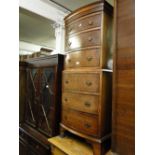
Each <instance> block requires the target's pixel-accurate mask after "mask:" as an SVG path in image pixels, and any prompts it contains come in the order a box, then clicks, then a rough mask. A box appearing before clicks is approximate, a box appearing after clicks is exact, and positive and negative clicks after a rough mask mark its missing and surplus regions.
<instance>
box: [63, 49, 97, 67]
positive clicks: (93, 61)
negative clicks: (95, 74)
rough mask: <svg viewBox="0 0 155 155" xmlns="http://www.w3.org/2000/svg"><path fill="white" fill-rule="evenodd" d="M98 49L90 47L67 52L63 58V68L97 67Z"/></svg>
mask: <svg viewBox="0 0 155 155" xmlns="http://www.w3.org/2000/svg"><path fill="white" fill-rule="evenodd" d="M99 50H100V49H90V50H84V51H77V52H71V53H68V54H67V56H66V58H65V68H78V67H99V66H100V54H99Z"/></svg>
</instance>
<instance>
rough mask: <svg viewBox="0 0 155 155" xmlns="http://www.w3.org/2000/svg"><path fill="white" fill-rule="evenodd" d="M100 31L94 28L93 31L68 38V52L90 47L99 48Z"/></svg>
mask: <svg viewBox="0 0 155 155" xmlns="http://www.w3.org/2000/svg"><path fill="white" fill-rule="evenodd" d="M99 35H100V29H99V28H94V29H93V31H92V30H90V31H88V30H87V31H85V32H82V33H79V34H76V35H72V36H66V50H67V51H70V50H75V49H79V48H84V47H88V46H89V47H90V46H99V45H100V44H101V38H100V37H98V36H99Z"/></svg>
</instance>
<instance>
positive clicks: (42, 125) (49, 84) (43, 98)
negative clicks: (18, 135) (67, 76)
mask: <svg viewBox="0 0 155 155" xmlns="http://www.w3.org/2000/svg"><path fill="white" fill-rule="evenodd" d="M55 75H56V68H55V67H54V66H53V67H50V68H42V70H41V73H40V104H39V110H38V115H39V117H38V118H39V119H38V120H39V122H38V130H40V131H41V132H42V133H44V134H45V135H47V136H51V133H52V123H54V120H52V118H54V117H53V115H54V102H55V100H54V98H55V97H54V96H55V94H54V89H56V88H55Z"/></svg>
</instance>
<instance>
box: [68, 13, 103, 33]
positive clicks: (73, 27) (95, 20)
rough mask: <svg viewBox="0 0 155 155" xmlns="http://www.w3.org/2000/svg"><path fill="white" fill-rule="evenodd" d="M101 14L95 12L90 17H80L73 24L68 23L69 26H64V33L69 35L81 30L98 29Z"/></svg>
mask: <svg viewBox="0 0 155 155" xmlns="http://www.w3.org/2000/svg"><path fill="white" fill-rule="evenodd" d="M101 14H102V12H97V13H94V14H91V15H87V16H84V17H81V18H80V19H79V20H76V21H75V22H74V21H73V22H71V23H69V25H67V26H66V33H67V34H69V35H70V34H73V33H76V32H80V31H83V30H87V29H92V28H95V27H100V26H101V18H102V16H101Z"/></svg>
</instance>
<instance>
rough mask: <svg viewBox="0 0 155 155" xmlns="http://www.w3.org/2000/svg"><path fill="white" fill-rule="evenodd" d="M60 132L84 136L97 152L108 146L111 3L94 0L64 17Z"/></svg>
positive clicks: (110, 78)
mask: <svg viewBox="0 0 155 155" xmlns="http://www.w3.org/2000/svg"><path fill="white" fill-rule="evenodd" d="M65 30H66V35H65V36H66V37H65V40H66V42H65V47H66V48H65V49H66V57H65V64H64V70H63V79H62V117H61V132H62V133H63V131H64V130H68V131H69V132H72V133H73V134H76V135H78V136H80V137H83V138H85V139H86V140H87V141H89V142H90V143H91V144H92V146H93V151H94V155H101V154H103V153H104V152H105V150H106V149H107V148H108V147H109V146H110V136H111V87H112V86H111V83H112V68H111V67H110V66H109V65H108V64H109V62H110V61H111V58H112V57H111V56H112V53H111V38H112V35H111V33H112V7H111V6H110V5H109V4H108V3H106V2H105V3H103V2H95V3H92V4H90V5H87V6H85V7H82V8H80V9H78V10H76V11H75V12H73V13H71V14H70V15H68V16H67V17H66V18H65Z"/></svg>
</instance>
